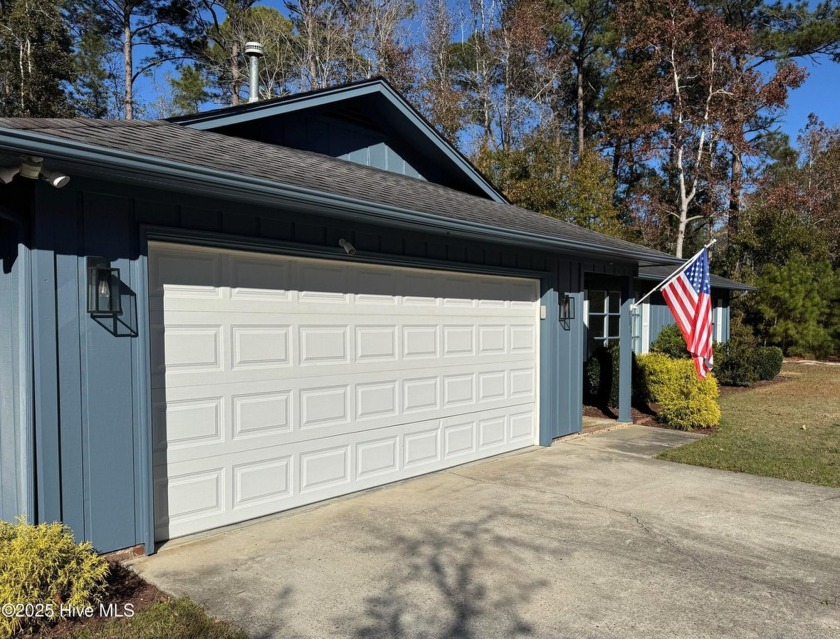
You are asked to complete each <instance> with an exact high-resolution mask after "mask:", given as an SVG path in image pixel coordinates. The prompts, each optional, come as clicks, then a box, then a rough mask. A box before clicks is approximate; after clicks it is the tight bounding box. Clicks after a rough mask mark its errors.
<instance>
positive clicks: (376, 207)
mask: <svg viewBox="0 0 840 639" xmlns="http://www.w3.org/2000/svg"><path fill="white" fill-rule="evenodd" d="M0 150H2V151H8V152H12V153H27V154H31V155H37V156H42V157H49V158H52V159H54V160H59V161H65V162H72V163H74V164H81V165H83V166H86V167H90V168H91V169H96V170H95V171H91V172H90V175H91V176H94V177H100V178H101V177H102V176H103V175H109V176H111V177H117V178H119V179H123V180H126V179H127V180H129V181H132V182H140V183H150V182H152V183H156V184H164V185H167V186H170V187H173V188H175V189H176V190H179V191H189V192H195V193H198V194H201V195H204V196H207V195H210V194H213V195H217V196H219V197H221V198H224V199H238V200H242V201H251V202H259V203H262V204H268V205H272V206H276V205H277V204H278V201H280V202H285V203H287V204H290V205H295V206H298V207H300V205H301V204H303V205H305V206H308V207H310V208H312V209H314V210H316V211H318V212H325V211H329V213H330V214H331V215H333V216H334V217H338V218H341V219H344V220H352V221H357V222H358V221H362V222H367V223H374V224H376V223H379V224H386V225H388V226H396V227H400V228H407V229H412V230H420V231H426V232H434V233H438V234H439V233H445V234H450V233H455V234H457V235H458V236H460V237H465V238H470V239H477V240H489V241H492V242H496V243H503V244H512V245H517V246H525V247H529V248H543V249H548V250H555V251H556V250H558V249H563V250H565V251H567V252H572V253H578V254H583V255H592V254H595V255H597V256H603V257H605V258H608V259H610V258H611V259H613V260H615V259H618V260H623V261H628V262H632V263H638V262H639V261H640V260H647V261H656V260H657V259H658V256H657V255H656V254H655V253H654V252H653V251H651V252H650V253H648V252H643V253H641V252H637V251H632V250H629V249H628V250H622V249H615V248H610V247H599V246H594V245H592V244H590V243H586V242H581V241H577V240H569V239H559V238H549V237H545V236H543V235H539V234H537V233H532V232H529V231H518V230H512V229H501V228H498V227H491V226H487V225H483V224H480V223H476V222H467V221H464V220H454V219H451V218H443V217H440V216H436V215H432V214H429V213H422V212H418V211H412V210H410V209H404V208H400V207H395V206H390V205H386V204H377V203H372V202H365V201H363V200H358V199H355V198H351V197H348V196H344V195H338V194H334V193H324V192H320V191H315V190H312V189H307V188H304V187H299V186H294V185H289V184H278V183H277V182H274V181H272V180H268V179H265V178H257V177H252V176H247V175H239V174H236V175H233V176H231V175H230V174H229V173H226V172H224V171H221V170H219V169H211V168H207V167H202V166H200V165H195V164H188V163H185V162H177V161H175V160H167V159H163V158H156V157H152V156H140V155H137V154H133V153H130V152H127V151H122V150H118V149H109V148H104V147H101V146H94V145H90V144H86V143H83V142H77V141H74V140H67V139H63V138H58V137H53V136H48V135H43V134H41V133H33V132H31V131H27V130H20V129H8V128H3V129H0ZM102 169H105V171H103V170H102ZM658 263H660V264H678V263H680V260H676V258H673V257H672V256H669V255H665V254H663V255H662V257H661V259H660V260H659V262H658Z"/></svg>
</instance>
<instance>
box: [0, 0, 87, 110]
mask: <svg viewBox="0 0 840 639" xmlns="http://www.w3.org/2000/svg"><path fill="white" fill-rule="evenodd" d="M62 4H63V2H62V0H0V115H3V116H17V117H66V116H69V115H72V114H73V107H72V104H71V101H70V100H69V98H68V95H67V89H68V85H69V83H70V82H72V81H73V79H74V77H75V68H74V64H73V57H72V53H71V50H70V46H71V41H70V36H69V31H68V27H67V24H66V22H65V21H64V18H63V16H62Z"/></svg>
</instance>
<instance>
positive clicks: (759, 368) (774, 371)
mask: <svg viewBox="0 0 840 639" xmlns="http://www.w3.org/2000/svg"><path fill="white" fill-rule="evenodd" d="M783 360H784V354H783V353H782V349H781V348H779V347H778V346H759V347H758V348H756V349H755V372H756V375H757V376H758V379H760V380H770V379H773V378H775V377H776V375H778V374H779V373H780V372H781V370H782V361H783Z"/></svg>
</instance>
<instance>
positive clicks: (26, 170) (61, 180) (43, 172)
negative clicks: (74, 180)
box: [0, 155, 70, 189]
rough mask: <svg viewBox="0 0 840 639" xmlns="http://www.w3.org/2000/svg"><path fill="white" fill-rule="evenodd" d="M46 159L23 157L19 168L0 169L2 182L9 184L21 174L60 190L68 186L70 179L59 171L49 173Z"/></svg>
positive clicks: (0, 180)
mask: <svg viewBox="0 0 840 639" xmlns="http://www.w3.org/2000/svg"><path fill="white" fill-rule="evenodd" d="M43 164H44V158H40V157H37V156H34V155H22V156H21V158H20V165H19V166H8V167H2V168H0V182H3V184H9V183H10V182H11V181H12V180H13V179H14V178H15V176H16V175H18V174H20V176H21V177H25V178H27V179H29V180H37V179H38V178H40V179H42V180H44V181H45V182H49V183H50V184H51V185H52V186H54V187H55V188H57V189H60V188H61V187H63V186H67V184H68V183H69V182H70V177H69V176H67V175H65V174H64V173H60V172H58V171H48V170H47V169H45V168H44V167H43Z"/></svg>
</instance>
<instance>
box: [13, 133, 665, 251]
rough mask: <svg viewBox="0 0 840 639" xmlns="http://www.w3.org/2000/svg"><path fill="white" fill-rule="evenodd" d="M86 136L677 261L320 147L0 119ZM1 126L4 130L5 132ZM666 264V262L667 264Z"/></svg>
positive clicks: (96, 142)
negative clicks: (300, 147)
mask: <svg viewBox="0 0 840 639" xmlns="http://www.w3.org/2000/svg"><path fill="white" fill-rule="evenodd" d="M3 128H5V129H17V130H26V131H28V132H30V133H36V134H38V136H39V137H45V138H58V139H63V140H70V141H74V142H81V143H84V144H87V145H90V146H92V147H100V148H104V149H115V150H120V151H126V152H129V153H131V154H134V155H135V156H137V157H140V156H145V157H149V158H159V159H165V160H172V161H177V162H182V163H185V164H189V165H194V166H198V167H205V168H210V169H216V170H221V171H224V172H226V173H229V174H231V175H243V176H249V177H255V178H262V179H266V180H270V181H272V182H275V183H276V184H277V185H287V186H295V187H301V188H305V189H310V190H313V191H318V192H324V193H331V194H335V195H339V196H345V197H351V198H354V199H356V200H360V201H364V202H370V203H374V204H382V205H386V206H392V207H396V208H399V209H403V210H408V211H416V212H421V213H426V214H430V215H434V216H437V217H439V218H444V219H451V220H457V221H466V222H472V223H476V224H481V225H483V226H490V227H496V228H499V229H509V230H514V231H524V232H528V233H534V234H538V235H541V236H543V237H546V238H549V239H557V240H559V241H563V240H567V241H572V242H578V243H582V244H584V245H588V246H592V247H598V248H601V249H606V250H614V251H616V253H617V254H624V255H627V254H628V253H629V254H631V255H635V256H636V257H638V258H639V259H650V260H651V261H654V262H658V263H662V262H663V261H666V262H667V261H669V258H670V259H671V260H672V259H673V258H672V257H671V256H668V255H666V254H664V253H660V252H659V251H655V250H652V249H648V248H645V247H642V246H639V245H637V244H633V243H632V242H626V241H624V240H619V239H616V238H613V237H609V236H606V235H602V234H600V233H597V232H595V231H590V230H588V229H584V228H582V227H579V226H577V225H574V224H571V223H568V222H565V221H562V220H557V219H554V218H551V217H547V216H545V215H541V214H539V213H535V212H533V211H528V210H526V209H522V208H520V207H517V206H513V205H510V204H504V203H500V202H493V201H491V200H488V199H485V198H481V197H477V196H473V195H468V194H466V193H462V192H460V191H456V190H453V189H450V188H447V187H444V186H440V185H438V184H434V183H432V182H427V181H424V180H419V179H415V178H411V177H408V176H404V175H400V174H397V173H392V172H389V171H383V170H380V169H375V168H372V167H367V166H362V165H359V164H355V163H352V162H348V161H345V160H339V159H335V158H332V157H329V156H325V155H319V154H317V153H311V152H308V151H300V150H297V149H290V148H287V147H283V146H278V145H275V144H268V143H264V142H256V141H252V140H246V139H242V138H236V137H231V136H227V135H223V134H219V133H213V132H211V131H202V130H198V129H193V128H190V127H185V126H181V125H178V124H173V123H170V122H166V121H162V120H129V121H126V120H88V119H80V118H74V119H32V118H0V129H3ZM1 132H2V131H0V133H1ZM666 268H667V267H666Z"/></svg>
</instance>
